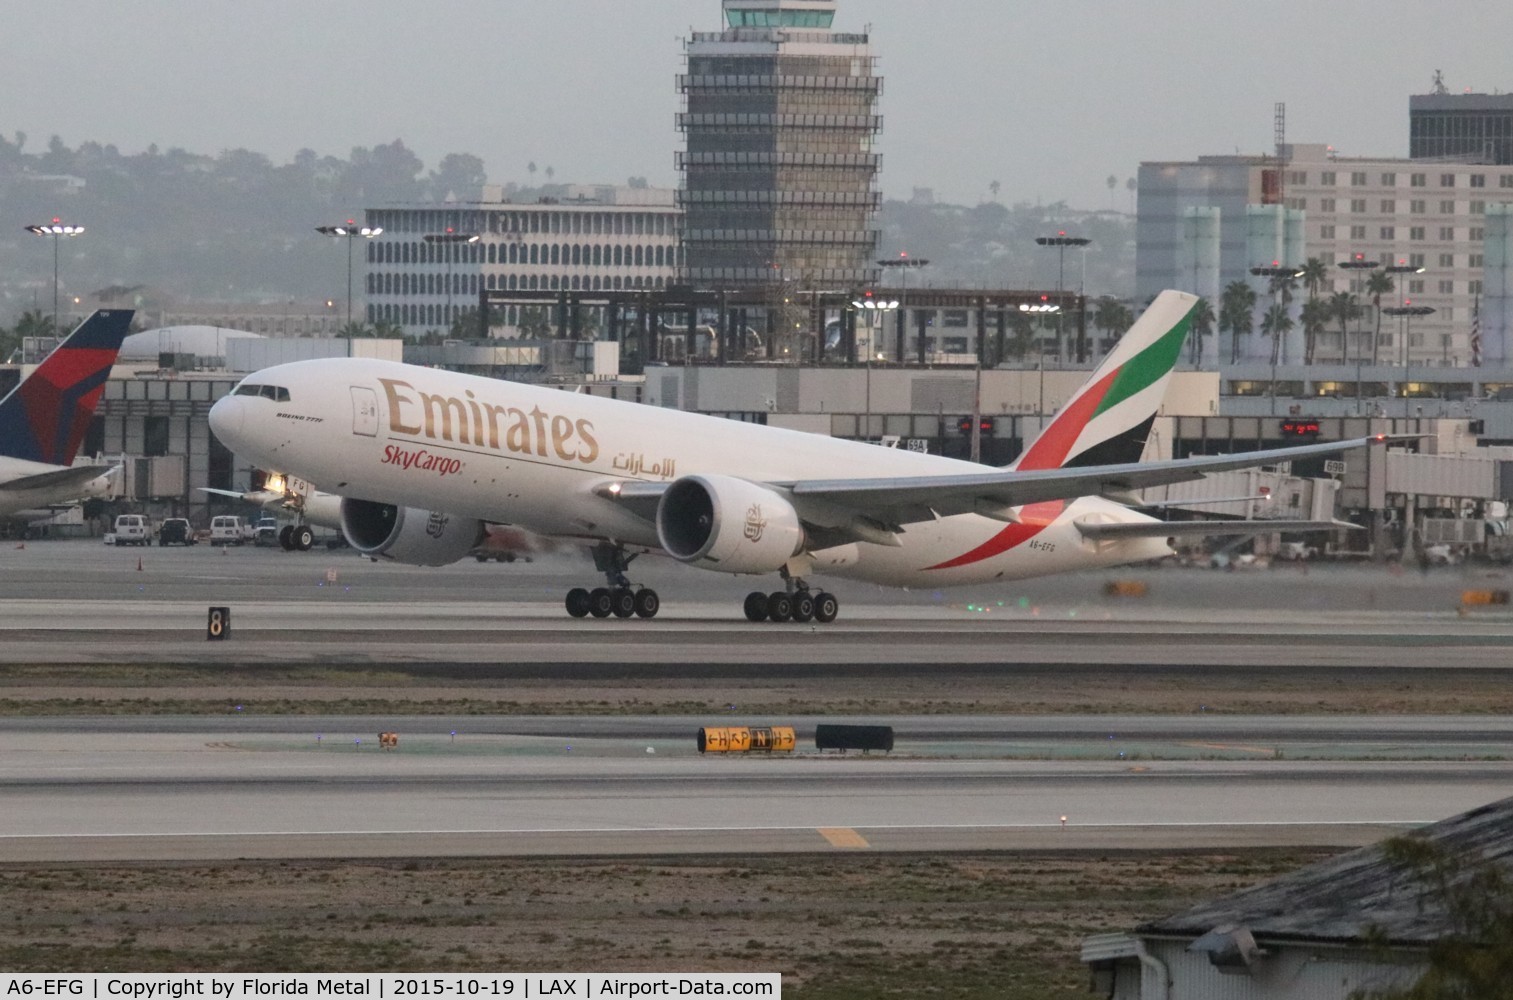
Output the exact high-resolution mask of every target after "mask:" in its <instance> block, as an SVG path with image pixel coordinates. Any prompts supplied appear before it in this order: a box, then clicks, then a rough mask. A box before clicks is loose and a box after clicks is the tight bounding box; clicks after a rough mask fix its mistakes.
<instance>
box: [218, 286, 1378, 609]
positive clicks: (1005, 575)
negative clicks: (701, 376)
mask: <svg viewBox="0 0 1513 1000" xmlns="http://www.w3.org/2000/svg"><path fill="white" fill-rule="evenodd" d="M1195 301H1196V300H1195V298H1194V297H1193V296H1191V295H1187V294H1185V293H1182V292H1163V293H1162V294H1161V295H1160V296H1159V297H1158V298H1157V299H1156V301H1155V302H1154V303H1153V304H1152V305H1151V307H1150V308H1149V309H1148V310H1146V312H1145V314H1144V315H1143V316H1142V317H1141V318H1140V320H1139V321H1138V322H1137V323H1136V324H1135V325H1134V326H1133V327H1132V328H1131V329H1130V331H1129V332H1128V333H1127V334H1126V335H1125V336H1124V337H1123V339H1122V340H1121V341H1120V342H1119V344H1118V345H1117V346H1116V347H1115V349H1114V350H1113V351H1112V352H1111V353H1110V354H1109V356H1108V357H1107V358H1106V359H1105V360H1104V362H1103V363H1102V364H1101V365H1100V366H1099V367H1098V368H1097V370H1096V371H1094V372H1093V374H1092V376H1091V377H1090V378H1089V380H1088V381H1087V382H1086V383H1085V384H1084V385H1083V386H1082V388H1081V389H1079V390H1078V391H1077V393H1076V394H1075V395H1074V396H1073V397H1072V398H1071V400H1070V401H1069V402H1068V403H1067V404H1066V405H1065V406H1064V407H1062V409H1061V411H1060V412H1059V413H1057V415H1056V417H1055V418H1054V419H1053V420H1052V421H1051V422H1050V424H1048V425H1047V426H1046V428H1045V430H1044V431H1043V432H1042V433H1041V434H1040V436H1039V437H1038V438H1036V439H1035V440H1034V441H1033V442H1032V443H1031V444H1030V446H1029V447H1028V448H1027V449H1026V450H1025V452H1024V454H1023V455H1021V456H1020V458H1019V459H1018V461H1016V462H1015V463H1014V464H1013V465H1012V466H1009V467H1008V468H1005V469H987V468H984V467H983V466H981V465H977V464H974V463H970V462H964V461H959V460H955V459H950V458H944V457H941V456H936V455H925V454H916V453H913V452H908V451H899V450H895V449H888V448H879V447H877V446H875V445H870V444H864V443H860V442H853V441H843V440H837V439H833V438H829V437H824V436H821V435H816V434H806V433H801V432H798V431H789V430H781V429H778V428H772V427H765V426H761V425H757V424H747V423H740V422H736V421H730V420H723V419H720V418H716V417H706V416H701V415H698V414H692V413H683V412H679V411H676V410H667V409H660V408H657V407H650V406H643V405H640V404H637V403H629V402H623V401H618V400H611V399H604V398H600V397H595V396H589V395H579V394H573V393H566V392H562V391H560V390H556V389H549V388H543V387H539V386H530V385H521V384H517V383H511V382H503V381H499V380H496V379H490V378H482V377H477V376H472V375H464V374H459V373H456V372H447V371H439V370H435V369H430V368H421V367H416V366H412V365H404V364H399V363H396V362H390V361H377V360H371V359H359V358H331V359H322V360H314V361H297V362H294V363H291V364H284V365H277V366H275V367H272V368H267V369H264V370H263V371H260V372H257V373H256V374H253V375H249V376H248V377H247V378H246V379H245V380H244V381H243V382H242V383H241V384H240V385H239V386H238V387H237V388H236V389H235V390H234V391H233V393H232V394H231V395H229V396H226V397H225V398H223V399H221V400H220V401H219V402H217V403H216V404H215V406H214V408H213V409H212V410H211V413H210V423H211V426H212V427H213V428H214V430H215V433H216V435H217V436H218V437H219V438H220V439H221V441H222V442H223V443H224V444H225V445H226V446H227V447H229V448H231V449H232V450H233V451H235V452H236V453H237V454H238V455H239V456H242V457H244V458H248V459H251V460H253V461H255V462H256V463H258V464H259V465H261V466H263V467H265V468H277V469H283V470H286V471H288V472H289V473H292V474H294V475H298V476H303V477H307V478H310V479H314V480H317V481H319V482H320V483H321V484H323V485H325V486H326V487H327V488H328V489H331V490H332V491H333V492H335V493H338V494H340V495H341V496H342V497H343V498H344V499H343V500H342V505H341V523H342V530H343V531H344V532H345V534H346V536H347V539H348V540H349V541H350V542H351V543H352V544H353V545H354V546H355V547H356V548H358V549H359V550H360V551H362V552H364V553H366V554H369V555H372V556H376V557H385V558H389V559H394V560H396V561H400V562H406V563H413V564H418V565H428V566H437V565H443V564H446V563H449V562H452V561H454V560H457V559H460V558H461V557H462V556H463V555H464V554H466V553H467V551H468V550H469V549H470V548H472V546H473V544H474V543H475V542H476V541H477V539H478V536H479V534H480V532H481V530H482V526H483V525H484V524H485V523H488V522H497V523H509V524H515V525H519V526H521V527H523V528H526V529H528V530H530V531H533V532H537V533H539V534H542V535H547V536H551V537H557V538H566V539H574V540H578V541H581V542H584V543H587V544H588V545H590V546H591V547H592V549H593V552H594V557H595V563H596V566H597V568H598V569H599V570H600V571H602V572H603V573H604V576H605V582H606V585H605V586H602V587H596V588H594V589H592V590H590V589H587V588H574V589H573V590H571V591H569V592H568V594H567V599H566V605H567V611H568V613H569V614H571V615H573V616H575V617H582V616H584V615H588V614H593V615H595V616H597V617H605V616H608V615H611V614H614V615H618V616H620V617H630V616H631V615H640V616H641V617H645V618H650V617H652V616H653V615H655V614H656V613H657V609H658V607H659V603H660V601H659V598H658V595H657V594H656V593H655V592H654V591H652V590H650V589H649V588H646V587H641V586H637V585H636V584H635V583H634V582H633V581H632V580H631V579H630V577H629V576H628V575H627V574H628V570H629V566H630V562H631V560H632V559H633V558H634V557H635V556H636V555H637V554H639V553H642V552H646V551H660V552H663V553H666V554H667V555H669V556H671V557H672V558H674V559H677V560H679V561H681V562H684V563H687V564H688V565H690V566H693V567H696V568H699V569H704V570H711V571H714V572H718V573H735V574H767V573H776V574H780V575H781V577H782V580H783V586H782V588H781V589H779V590H775V591H774V592H772V593H762V592H753V593H752V594H750V595H749V596H748V597H747V599H746V602H745V612H746V615H747V617H749V618H751V619H752V620H754V621H756V620H764V619H771V620H774V621H787V620H797V621H809V620H811V619H812V620H817V621H821V622H828V621H831V620H833V619H834V618H835V616H836V613H837V610H838V608H839V602H838V600H837V599H836V597H835V596H834V595H832V594H830V593H827V592H824V591H820V590H818V589H815V588H812V587H811V586H810V584H809V580H810V578H811V577H812V576H813V575H815V574H824V575H826V576H835V577H843V578H847V579H854V580H866V581H870V582H875V583H880V584H886V585H891V586H897V587H910V586H928V587H943V586H951V585H955V584H970V583H982V582H985V581H994V580H1007V579H1015V578H1020V577H1029V576H1038V575H1042V574H1048V573H1062V572H1067V571H1070V570H1078V569H1088V568H1092V567H1101V566H1114V565H1119V564H1122V563H1130V562H1141V561H1144V560H1148V559H1154V558H1157V557H1160V556H1163V555H1166V554H1168V553H1169V552H1170V551H1171V548H1170V544H1169V539H1170V537H1171V536H1172V535H1174V534H1177V533H1182V532H1184V531H1186V532H1189V533H1194V534H1196V533H1203V534H1214V533H1216V531H1215V526H1214V525H1213V524H1197V525H1183V524H1174V523H1169V522H1162V521H1158V520H1156V519H1155V518H1152V517H1150V516H1148V515H1146V514H1143V513H1140V512H1139V511H1136V510H1134V509H1132V508H1131V507H1130V506H1128V505H1127V504H1125V503H1121V502H1119V501H1118V500H1116V499H1112V498H1111V497H1115V496H1127V495H1128V494H1130V493H1131V492H1132V491H1134V490H1138V489H1141V488H1144V487H1148V486H1157V485H1162V484H1167V483H1175V482H1183V481H1188V480H1194V479H1201V478H1203V476H1204V475H1205V474H1207V473H1210V472H1218V471H1223V470H1228V469H1237V468H1245V467H1249V466H1254V465H1262V464H1269V463H1273V462H1278V461H1285V460H1287V459H1297V458H1304V457H1308V456H1313V455H1323V454H1331V453H1334V452H1337V451H1340V450H1343V449H1346V448H1351V447H1356V446H1359V445H1361V444H1364V443H1366V442H1365V440H1361V441H1345V442H1339V443H1332V444H1321V445H1308V446H1303V447H1297V448H1282V449H1274V450H1270V451H1259V452H1250V453H1247V454H1241V455H1226V456H1210V457H1197V458H1189V459H1182V460H1174V461H1154V462H1141V461H1140V457H1141V454H1142V452H1143V451H1144V449H1145V439H1146V436H1147V434H1148V432H1149V430H1150V427H1151V424H1152V421H1153V420H1154V419H1155V415H1156V411H1157V409H1158V408H1159V406H1160V405H1161V401H1162V398H1163V396H1164V394H1165V391H1166V385H1167V382H1168V380H1169V378H1170V375H1171V371H1172V367H1173V365H1174V364H1175V363H1176V361H1177V358H1178V356H1179V355H1180V353H1181V347H1182V342H1183V340H1184V339H1185V337H1186V335H1187V331H1188V326H1189V323H1190V319H1191V317H1190V313H1191V310H1192V305H1193V303H1194V302H1195ZM1320 526H1321V525H1320V524H1318V523H1317V522H1287V521H1267V522H1265V528H1264V530H1268V531H1278V530H1288V529H1294V530H1301V529H1303V528H1318V527H1320ZM1226 528H1227V529H1229V530H1230V531H1233V530H1236V529H1235V528H1234V526H1233V525H1232V524H1229V525H1226ZM1238 530H1239V531H1255V530H1258V529H1257V528H1256V527H1255V526H1254V525H1252V526H1250V527H1249V528H1246V527H1245V526H1243V525H1242V526H1240V527H1239V528H1238ZM1220 533H1222V532H1220Z"/></svg>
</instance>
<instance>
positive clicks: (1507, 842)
mask: <svg viewBox="0 0 1513 1000" xmlns="http://www.w3.org/2000/svg"><path fill="white" fill-rule="evenodd" d="M1414 835H1415V836H1420V837H1423V838H1425V839H1427V840H1428V841H1430V842H1431V843H1433V844H1435V845H1436V846H1438V847H1440V848H1441V849H1443V850H1445V851H1448V852H1450V853H1451V854H1452V855H1454V856H1455V857H1457V858H1466V859H1480V860H1486V861H1492V862H1495V863H1497V864H1499V865H1502V866H1509V865H1510V864H1513V798H1507V799H1502V800H1501V801H1498V802H1494V803H1492V804H1491V805H1486V806H1482V807H1481V808H1479V809H1473V810H1471V811H1470V812H1467V813H1462V814H1461V815H1459V816H1452V817H1451V818H1449V819H1447V820H1442V821H1441V822H1439V823H1435V824H1433V825H1431V826H1427V827H1424V828H1423V829H1421V830H1418V831H1416V833H1415V834H1414ZM1446 923H1447V920H1446V914H1445V912H1444V910H1443V908H1442V907H1441V906H1439V905H1437V903H1436V901H1435V900H1434V899H1433V898H1430V897H1428V896H1426V894H1425V892H1424V891H1423V889H1422V887H1421V886H1420V884H1419V883H1418V882H1417V880H1415V879H1414V878H1412V877H1411V876H1410V875H1409V874H1407V873H1405V872H1403V871H1402V870H1401V869H1398V868H1396V867H1394V866H1392V865H1390V864H1389V863H1388V862H1387V860H1386V858H1385V857H1384V855H1383V852H1382V847H1381V845H1380V844H1376V845H1373V846H1371V847H1364V848H1361V849H1360V850H1358V851H1352V852H1350V853H1349V854H1343V855H1341V856H1340V857H1337V858H1333V859H1331V860H1329V861H1322V862H1319V863H1318V864H1314V865H1309V866H1308V867H1306V868H1301V869H1299V870H1298V871H1296V872H1294V873H1292V874H1291V875H1287V876H1284V877H1283V878H1279V879H1276V880H1275V881H1272V882H1268V883H1266V884H1265V885H1259V886H1256V887H1255V888H1252V889H1246V890H1244V891H1242V892H1237V893H1235V894H1234V895H1231V896H1225V897H1223V898H1222V899H1217V900H1213V901H1211V902H1207V903H1201V904H1199V905H1198V906H1195V907H1193V908H1192V909H1190V910H1186V911H1184V912H1182V913H1178V914H1176V915H1174V916H1170V917H1166V918H1165V919H1162V920H1157V921H1154V922H1152V923H1149V924H1146V925H1144V926H1143V927H1141V928H1140V929H1139V933H1140V934H1142V935H1147V936H1174V937H1196V936H1199V935H1203V934H1207V933H1208V932H1209V931H1211V930H1213V929H1215V928H1216V927H1221V926H1224V925H1237V926H1240V927H1244V928H1246V929H1248V930H1249V931H1250V933H1251V934H1252V935H1253V936H1254V937H1255V939H1256V940H1257V941H1258V942H1260V943H1262V944H1263V945H1264V943H1265V942H1266V941H1268V940H1270V941H1307V942H1319V943H1347V942H1359V941H1360V940H1361V939H1362V938H1363V937H1366V936H1368V934H1370V935H1371V936H1375V937H1378V938H1381V939H1385V940H1386V941H1389V942H1392V943H1397V944H1410V945H1411V944H1423V945H1427V944H1430V943H1432V942H1434V941H1436V940H1438V939H1439V938H1440V937H1442V936H1443V935H1444V933H1445V931H1446Z"/></svg>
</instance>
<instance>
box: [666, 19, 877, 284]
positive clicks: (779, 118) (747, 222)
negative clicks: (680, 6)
mask: <svg viewBox="0 0 1513 1000" xmlns="http://www.w3.org/2000/svg"><path fill="white" fill-rule="evenodd" d="M722 6H723V13H724V17H725V28H724V30H722V31H716V32H695V33H694V34H693V36H692V37H691V38H689V39H688V41H687V45H686V49H687V66H686V70H687V72H686V73H684V74H683V75H682V76H681V77H679V78H678V88H679V90H680V91H682V93H683V95H684V99H685V107H684V110H683V112H682V113H681V114H679V115H678V126H679V128H680V129H681V130H682V131H683V132H684V134H685V136H686V137H687V143H686V149H685V150H684V152H683V153H682V154H681V155H680V156H679V158H678V166H679V169H681V170H682V171H683V175H684V181H683V188H682V190H681V191H680V192H679V202H680V203H681V205H682V207H683V210H684V213H685V218H684V223H683V234H682V238H683V246H684V263H685V267H686V272H685V276H686V278H687V280H688V282H689V283H690V284H691V285H693V286H694V287H695V288H704V289H717V288H730V287H739V286H752V285H765V286H777V285H781V284H785V283H793V284H796V285H800V286H803V287H809V288H826V289H834V288H855V287H858V286H861V285H866V284H871V283H873V282H874V280H875V278H876V270H875V266H874V261H873V257H874V255H875V253H876V246H877V230H876V229H875V227H874V223H873V218H874V215H875V213H876V211H877V208H878V205H879V202H880V199H881V195H880V193H879V192H878V190H877V186H876V181H877V174H878V167H879V163H880V157H879V156H878V154H877V153H876V152H874V150H873V140H874V138H875V137H876V135H877V133H878V131H879V130H880V129H881V127H882V119H881V118H880V117H879V116H878V115H877V114H876V104H877V97H878V94H879V92H880V91H881V89H882V80H881V78H879V77H878V76H877V75H876V72H875V59H874V57H873V55H872V48H871V45H870V43H869V41H868V36H867V35H866V34H855V33H851V34H847V33H841V32H836V31H832V30H831V22H832V20H833V19H834V17H835V0H723V3H722Z"/></svg>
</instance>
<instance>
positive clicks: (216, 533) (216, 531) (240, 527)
mask: <svg viewBox="0 0 1513 1000" xmlns="http://www.w3.org/2000/svg"><path fill="white" fill-rule="evenodd" d="M251 537H252V529H251V528H250V527H249V526H248V525H247V522H246V521H243V520H242V519H241V518H239V517H235V516H233V515H230V514H222V515H220V516H218V517H212V518H211V519H210V544H211V545H246V544H247V539H249V538H251Z"/></svg>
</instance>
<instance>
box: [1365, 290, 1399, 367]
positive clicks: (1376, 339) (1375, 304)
mask: <svg viewBox="0 0 1513 1000" xmlns="http://www.w3.org/2000/svg"><path fill="white" fill-rule="evenodd" d="M1394 287H1395V286H1394V285H1393V283H1392V275H1390V274H1388V273H1387V272H1385V271H1372V272H1371V277H1369V278H1367V279H1366V294H1367V295H1370V296H1371V308H1372V310H1373V311H1374V312H1375V313H1376V333H1374V334H1373V335H1372V337H1371V363H1372V364H1376V363H1377V359H1378V357H1379V353H1378V346H1379V345H1380V344H1381V342H1382V296H1383V295H1390V294H1391V293H1392V289H1393V288H1394Z"/></svg>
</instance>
